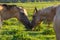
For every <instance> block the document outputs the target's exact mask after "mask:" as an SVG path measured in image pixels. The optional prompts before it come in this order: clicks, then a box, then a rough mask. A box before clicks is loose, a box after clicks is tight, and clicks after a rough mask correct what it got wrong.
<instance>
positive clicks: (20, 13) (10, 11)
mask: <svg viewBox="0 0 60 40" xmlns="http://www.w3.org/2000/svg"><path fill="white" fill-rule="evenodd" d="M13 17H15V18H17V19H18V20H19V21H20V22H21V23H22V24H23V25H24V26H25V28H26V29H28V30H30V29H32V26H31V22H30V21H29V20H28V17H27V11H26V10H25V9H24V8H23V7H17V6H16V5H7V4H0V22H3V20H7V19H9V18H13Z"/></svg>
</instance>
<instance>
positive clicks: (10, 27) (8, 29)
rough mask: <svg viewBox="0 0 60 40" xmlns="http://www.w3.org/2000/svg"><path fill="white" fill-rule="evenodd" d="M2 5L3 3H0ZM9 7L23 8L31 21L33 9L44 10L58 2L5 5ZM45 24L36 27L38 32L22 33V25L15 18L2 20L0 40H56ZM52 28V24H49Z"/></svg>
mask: <svg viewBox="0 0 60 40" xmlns="http://www.w3.org/2000/svg"><path fill="white" fill-rule="evenodd" d="M0 4H4V3H0ZM5 4H10V5H13V4H15V5H17V6H23V7H24V8H25V9H26V10H27V12H28V15H29V20H30V21H31V20H32V15H33V11H34V8H35V7H37V8H38V9H42V8H46V7H48V6H52V5H58V4H60V3H59V2H40V3H39V2H38V3H36V2H35V3H5ZM46 26H47V24H41V27H40V26H37V27H36V30H38V31H24V30H26V29H25V27H24V25H23V24H22V23H21V22H19V21H18V20H17V19H16V18H11V19H9V20H4V22H3V27H2V28H1V29H0V40H56V37H55V33H54V30H53V27H49V28H47V27H46ZM51 26H52V24H51Z"/></svg>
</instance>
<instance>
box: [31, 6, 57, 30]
mask: <svg viewBox="0 0 60 40" xmlns="http://www.w3.org/2000/svg"><path fill="white" fill-rule="evenodd" d="M56 7H57V6H50V7H47V8H44V9H42V10H37V8H36V7H35V10H34V14H33V17H32V21H31V24H32V26H33V29H32V30H34V27H36V26H37V25H39V24H41V22H42V21H44V20H46V21H47V23H48V27H50V23H51V22H52V21H53V18H54V16H55V14H56Z"/></svg>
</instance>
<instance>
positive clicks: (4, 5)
mask: <svg viewBox="0 0 60 40" xmlns="http://www.w3.org/2000/svg"><path fill="white" fill-rule="evenodd" d="M2 6H3V7H5V8H6V9H10V8H12V7H16V5H7V4H2Z"/></svg>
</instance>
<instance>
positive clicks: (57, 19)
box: [53, 5, 60, 40]
mask: <svg viewBox="0 0 60 40" xmlns="http://www.w3.org/2000/svg"><path fill="white" fill-rule="evenodd" d="M53 27H54V31H55V33H56V40H60V5H59V6H58V7H57V8H56V15H55V16H54V20H53Z"/></svg>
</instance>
